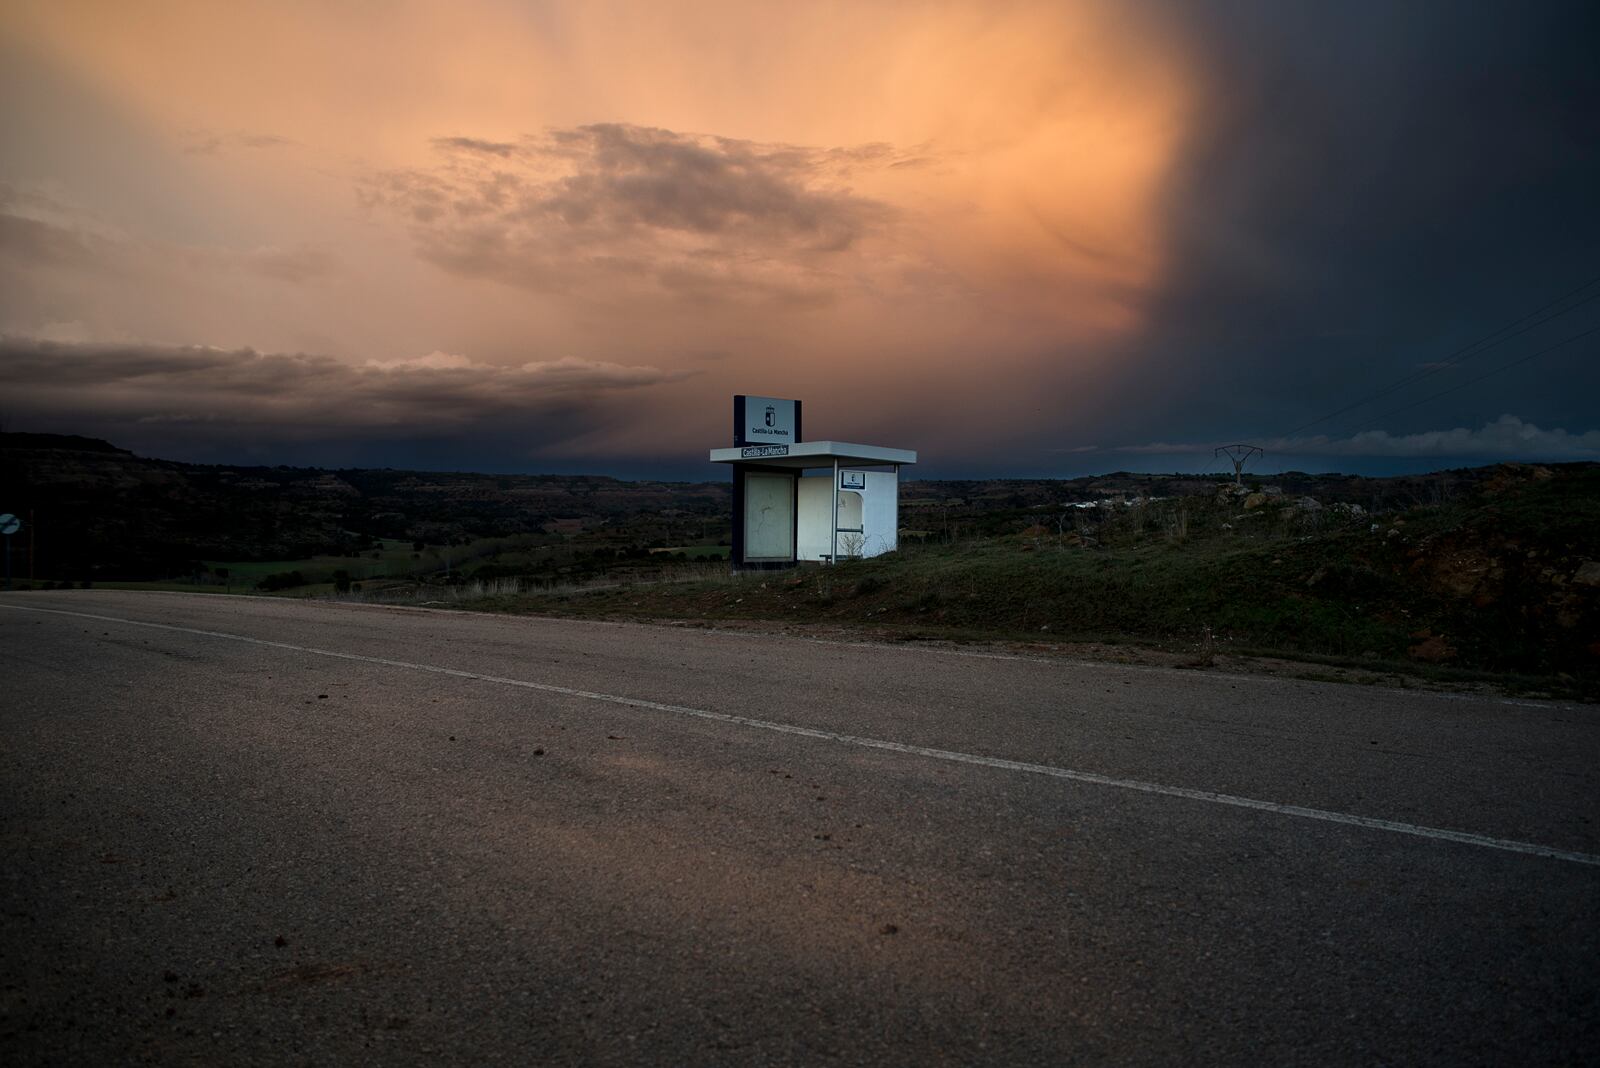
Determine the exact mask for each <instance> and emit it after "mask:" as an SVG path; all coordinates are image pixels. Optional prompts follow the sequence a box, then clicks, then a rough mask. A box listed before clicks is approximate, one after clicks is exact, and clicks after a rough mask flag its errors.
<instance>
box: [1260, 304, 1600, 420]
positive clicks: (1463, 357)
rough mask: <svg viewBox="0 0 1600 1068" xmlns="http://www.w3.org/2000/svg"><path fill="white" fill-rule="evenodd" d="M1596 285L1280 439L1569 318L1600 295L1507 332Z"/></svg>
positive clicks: (1508, 324) (1538, 309)
mask: <svg viewBox="0 0 1600 1068" xmlns="http://www.w3.org/2000/svg"><path fill="white" fill-rule="evenodd" d="M1597 282H1600V276H1596V277H1594V278H1591V279H1589V281H1587V282H1585V283H1583V285H1581V286H1579V287H1578V288H1576V289H1573V290H1570V291H1568V292H1566V293H1563V294H1562V295H1561V296H1559V297H1557V298H1556V299H1555V300H1552V301H1550V302H1549V303H1548V304H1545V305H1542V306H1541V307H1538V308H1535V309H1534V310H1533V311H1531V312H1529V313H1528V314H1526V315H1524V316H1522V318H1520V319H1517V320H1515V321H1513V322H1510V323H1507V324H1506V325H1505V326H1502V327H1501V328H1500V329H1498V330H1496V331H1494V332H1493V333H1490V334H1488V335H1486V336H1484V337H1481V338H1479V339H1478V340H1477V341H1474V342H1473V343H1472V344H1470V345H1466V346H1464V347H1462V348H1459V349H1457V350H1456V351H1454V352H1452V353H1451V354H1450V355H1448V356H1446V357H1445V358H1444V359H1443V360H1441V361H1439V362H1438V363H1435V364H1433V365H1432V366H1429V367H1425V368H1423V369H1422V370H1420V371H1416V372H1413V373H1412V374H1409V375H1407V376H1406V377H1404V378H1402V379H1400V381H1398V382H1395V383H1394V384H1392V385H1389V386H1385V387H1384V388H1383V389H1380V390H1378V391H1377V392H1376V393H1372V394H1369V395H1367V396H1365V397H1362V398H1361V399H1360V400H1358V401H1355V402H1354V403H1352V404H1347V405H1345V406H1344V407H1343V408H1339V409H1337V410H1335V411H1332V412H1329V413H1328V414H1327V415H1323V416H1318V417H1317V418H1316V419H1313V420H1311V421H1310V422H1309V423H1302V424H1301V425H1299V426H1297V427H1295V428H1294V429H1293V430H1290V431H1287V432H1286V433H1284V434H1281V435H1279V437H1280V438H1289V437H1293V436H1294V435H1295V434H1298V433H1300V432H1301V431H1302V430H1307V429H1309V428H1311V427H1314V426H1316V425H1317V424H1318V423H1325V422H1327V421H1328V420H1329V419H1332V418H1334V417H1336V416H1340V415H1343V414H1344V413H1345V412H1348V411H1353V410H1354V409H1356V408H1360V407H1362V406H1363V405H1365V404H1370V403H1371V402H1372V401H1375V400H1377V399H1378V398H1380V397H1386V396H1388V395H1389V394H1391V393H1393V392H1395V391H1396V390H1400V389H1404V388H1405V387H1406V386H1410V385H1414V384H1416V383H1417V382H1421V381H1422V380H1423V379H1425V378H1429V377H1431V376H1433V375H1436V374H1438V373H1440V372H1441V371H1448V370H1451V369H1452V368H1455V367H1459V366H1461V365H1462V364H1463V363H1466V362H1467V361H1468V360H1470V359H1472V358H1474V357H1476V356H1481V355H1483V354H1484V353H1485V352H1488V351H1489V350H1490V349H1492V348H1494V347H1495V346H1497V345H1501V344H1504V343H1505V342H1507V341H1510V340H1511V339H1512V338H1515V337H1521V336H1522V335H1523V334H1526V333H1527V332H1528V331H1530V330H1535V329H1537V328H1539V327H1541V326H1543V325H1544V324H1545V323H1548V322H1550V321H1551V320H1552V319H1558V318H1560V317H1561V316H1563V315H1566V314H1567V313H1568V312H1570V311H1573V310H1574V309H1577V308H1581V307H1583V306H1584V305H1585V304H1587V303H1589V302H1590V301H1592V300H1597V299H1600V292H1596V293H1591V294H1589V295H1588V296H1587V297H1584V298H1583V299H1582V300H1580V301H1576V302H1574V303H1573V304H1571V305H1569V306H1567V307H1565V308H1562V309H1561V310H1560V311H1558V312H1555V313H1553V314H1551V315H1547V316H1545V317H1544V318H1543V319H1540V320H1539V321H1538V322H1535V323H1529V325H1527V326H1525V327H1523V328H1522V329H1521V330H1517V331H1516V333H1512V334H1507V333H1506V331H1508V330H1512V329H1514V328H1515V327H1518V326H1522V324H1523V323H1526V322H1528V320H1529V319H1532V318H1534V317H1535V316H1538V315H1543V314H1544V313H1545V312H1547V311H1549V310H1550V309H1551V308H1554V307H1556V306H1557V305H1559V304H1561V303H1563V302H1565V301H1567V300H1569V299H1571V298H1572V297H1575V296H1577V295H1578V294H1579V293H1582V292H1583V291H1584V290H1586V289H1588V288H1589V287H1591V286H1593V285H1594V284H1595V283H1597ZM1501 334H1505V335H1506V336H1505V337H1500V335H1501ZM1563 344H1565V342H1563ZM1474 349H1476V350H1477V351H1476V352H1474V351H1472V350H1474ZM1530 359H1531V357H1530ZM1508 366H1515V364H1509V365H1508ZM1491 373H1492V372H1491ZM1473 381H1475V382H1476V381H1482V380H1481V379H1474V380H1473ZM1469 384H1470V383H1462V385H1469ZM1445 392H1453V390H1446V391H1445ZM1436 396H1443V394H1436ZM1430 399H1431V398H1430ZM1418 403H1421V402H1420V401H1419V402H1418ZM1408 407H1415V405H1409V406H1408ZM1401 410H1404V409H1401ZM1379 418H1382V416H1380V417H1379Z"/></svg>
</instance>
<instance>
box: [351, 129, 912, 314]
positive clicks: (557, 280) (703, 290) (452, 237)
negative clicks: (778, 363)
mask: <svg viewBox="0 0 1600 1068" xmlns="http://www.w3.org/2000/svg"><path fill="white" fill-rule="evenodd" d="M433 144H434V145H435V147H437V148H440V149H441V150H443V151H444V152H445V158H444V160H443V161H442V162H441V163H440V165H439V166H437V167H434V168H431V169H425V170H410V171H402V172H388V173H385V174H382V175H379V176H376V177H375V178H373V179H372V180H371V181H370V182H369V183H368V184H367V186H366V188H365V189H364V196H365V197H366V199H367V201H368V202H369V203H371V204H373V205H382V206H384V207H386V208H387V209H389V210H391V211H393V212H394V213H395V214H397V215H398V216H399V217H400V218H401V219H403V220H405V221H406V222H407V223H408V224H409V226H410V227H411V229H412V233H413V236H414V238H415V240H416V242H417V247H418V252H419V254H420V255H421V256H422V257H423V258H425V259H427V260H428V261H430V262H431V263H433V264H435V265H436V266H438V267H440V268H442V269H444V270H447V271H450V272H452V273H455V274H459V275H463V276H466V277H476V278H492V279H495V280H498V281H502V282H506V283H509V284H512V285H517V286H522V287H526V288H530V289H536V290H546V291H576V290H587V291H588V292H590V293H598V292H603V291H605V290H606V289H607V288H608V287H621V288H622V289H624V290H628V291H637V290H639V289H641V288H645V289H652V288H653V289H655V290H656V291H668V292H673V293H676V294H678V295H682V294H684V293H689V294H691V295H698V296H701V297H703V298H705V299H748V298H755V299H758V300H777V301H795V302H802V303H803V302H809V301H817V300H825V299H826V297H827V291H828V289H829V287H830V284H831V281H832V279H831V277H830V270H831V268H832V267H833V266H834V262H835V261H836V260H837V259H838V257H840V256H842V255H843V254H846V253H848V252H850V251H851V249H852V248H853V247H854V246H855V245H856V243H857V242H858V241H859V240H861V238H863V237H864V236H866V235H867V234H870V233H872V232H873V231H874V230H875V229H876V228H878V227H880V226H881V225H882V224H883V223H884V221H885V220H886V218H887V216H888V212H887V209H886V208H885V207H884V206H882V205H881V204H878V203H876V202H874V201H872V200H869V199H866V198H863V197H860V196H857V195H854V194H852V193H851V192H850V191H849V190H848V188H846V187H845V186H843V184H842V182H843V180H844V179H845V178H847V177H848V175H849V174H850V173H851V172H852V171H854V170H855V169H857V168H860V167H864V166H887V165H889V164H890V163H891V162H893V160H894V153H893V151H892V150H891V149H890V148H889V147H888V146H886V145H865V146H859V147H855V148H842V149H831V150H822V149H808V148H800V147H795V146H788V145H761V144H755V143H752V142H748V141H740V140H734V139H730V138H717V137H699V136H693V135H688V134H681V133H675V132H672V131H669V130H659V129H649V128H644V127H638V126H629V125H623V124H615V123H607V124H597V125H592V126H582V127H577V128H574V129H566V130H554V131H550V132H549V133H547V134H546V135H544V136H542V137H537V138H531V137H530V138H526V139H524V140H522V141H520V142H518V143H517V144H515V145H511V144H507V143H501V142H491V141H481V140H478V139H475V138H468V137H447V138H438V139H435V141H434V142H433Z"/></svg>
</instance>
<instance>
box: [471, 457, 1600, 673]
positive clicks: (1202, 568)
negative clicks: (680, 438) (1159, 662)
mask: <svg viewBox="0 0 1600 1068" xmlns="http://www.w3.org/2000/svg"><path fill="white" fill-rule="evenodd" d="M1042 518H1045V517H1041V516H1039V515H1037V514H1033V515H1032V516H1030V515H1028V514H1017V515H1013V516H1011V517H1010V518H1009V520H1006V521H1005V522H1008V523H1009V525H1010V526H1011V527H1012V529H1011V530H1009V531H1008V532H1005V533H995V534H991V535H989V536H983V537H976V538H972V539H970V540H958V541H954V542H948V543H942V544H931V545H925V546H920V547H915V546H912V547H908V548H907V549H906V550H905V551H903V552H900V553H897V554H893V555H890V556H885V557H880V558H878V559H874V560H867V561H856V562H851V563H847V564H843V565H841V566H839V567H837V568H818V567H808V568H803V569H801V570H798V571H795V572H791V573H780V574H777V575H773V574H771V573H768V574H766V575H758V576H747V577H745V578H743V579H740V580H738V581H727V580H723V581H705V582H700V583H692V584H676V585H663V586H657V587H644V586H633V587H629V586H624V587H621V588H616V589H611V590H599V591H596V592H593V593H589V594H583V595H578V596H548V595H546V596H525V597H518V598H502V599H500V600H499V601H497V602H493V605H494V606H495V607H500V608H504V609H509V610H521V611H540V612H544V611H554V612H565V613H575V614H585V615H630V616H639V617H679V618H702V619H712V620H719V619H723V620H727V619H743V620H763V621H788V622H805V623H830V624H843V625H847V626H866V627H871V628H874V629H876V630H879V631H884V632H888V633H890V634H898V635H900V636H902V637H906V636H910V637H915V636H927V637H991V638H1012V639H1030V640H1035V641H1037V640H1041V639H1048V640H1052V641H1115V642H1138V643H1146V644H1150V645H1154V646H1157V647H1160V648H1167V649H1174V650H1186V651H1190V652H1192V653H1194V654H1195V655H1196V656H1197V657H1199V658H1206V657H1209V656H1212V655H1215V654H1216V653H1219V652H1224V651H1236V652H1245V653H1269V654H1287V655H1290V656H1316V657H1333V658H1339V659H1342V660H1351V661H1356V662H1373V663H1393V662H1410V663H1421V664H1429V665H1442V666H1445V667H1451V668H1461V669H1471V670H1477V671H1489V672H1498V673H1522V674H1528V675H1555V674H1559V673H1566V674H1569V675H1572V676H1574V677H1577V676H1583V677H1589V678H1592V677H1595V676H1596V674H1597V671H1600V467H1595V466H1592V465H1571V466H1567V467H1558V468H1553V469H1552V468H1526V467H1505V468H1502V469H1499V470H1498V471H1497V472H1495V473H1494V474H1493V475H1492V477H1489V478H1487V479H1485V480H1482V481H1480V482H1477V483H1476V484H1474V485H1473V486H1472V487H1471V488H1470V489H1468V490H1466V491H1464V492H1463V493H1462V494H1461V495H1460V496H1459V497H1457V498H1456V499H1453V500H1441V501H1440V502H1439V503H1436V504H1429V505H1419V506H1415V507H1412V508H1409V509H1407V510H1405V511H1403V512H1395V513H1386V514H1383V515H1377V516H1375V515H1373V514H1372V513H1370V512H1368V511H1366V510H1365V509H1363V508H1361V507H1360V506H1358V505H1354V504H1351V503H1342V502H1336V503H1333V504H1326V505H1325V504H1322V503H1321V502H1319V501H1316V500H1314V499H1310V498H1304V497H1301V498H1296V497H1291V496H1289V495H1286V494H1284V495H1269V494H1261V493H1258V494H1246V493H1243V492H1236V491H1232V490H1231V489H1230V488H1225V489H1223V490H1222V491H1221V492H1220V493H1216V494H1207V495H1204V496H1196V497H1187V498H1172V499H1167V500H1156V501H1150V500H1136V501H1134V502H1133V503H1129V504H1124V503H1107V504H1105V505H1102V506H1099V507H1094V508H1087V509H1063V510H1061V511H1057V512H1053V513H1052V514H1050V515H1049V516H1048V522H1042V521H1039V520H1040V519H1042Z"/></svg>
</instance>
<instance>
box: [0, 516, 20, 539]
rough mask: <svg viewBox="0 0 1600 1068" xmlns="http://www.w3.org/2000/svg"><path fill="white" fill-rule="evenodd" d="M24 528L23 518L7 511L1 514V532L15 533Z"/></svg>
mask: <svg viewBox="0 0 1600 1068" xmlns="http://www.w3.org/2000/svg"><path fill="white" fill-rule="evenodd" d="M21 529H22V520H20V519H18V518H17V517H16V516H14V515H12V514H11V513H10V512H7V513H6V514H5V515H0V534H15V533H16V532H17V531H19V530H21Z"/></svg>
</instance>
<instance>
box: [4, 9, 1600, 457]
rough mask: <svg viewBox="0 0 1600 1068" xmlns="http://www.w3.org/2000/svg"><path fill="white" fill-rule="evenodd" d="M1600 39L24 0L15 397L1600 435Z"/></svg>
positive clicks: (468, 438)
mask: <svg viewBox="0 0 1600 1068" xmlns="http://www.w3.org/2000/svg"><path fill="white" fill-rule="evenodd" d="M1597 41H1600V6H1596V5H1595V4H1593V3H1570V4H1556V3H1550V4H1541V3H1513V2H1510V0H1506V2H1503V3H1488V4H1462V3H1457V2H1454V0H1444V2H1438V3H1425V2H1421V0H1407V2H1404V3H1380V2H1371V3H1366V2H1358V3H1340V4H1332V3H1311V2H1307V3H1288V2H1283V0H1260V2H1255V3H1251V2H1228V3H1222V2H1218V3H1211V4H1208V3H1202V2H1199V0H1191V2H1176V0H1174V2H1171V3H1163V2H1153V0H1120V2H1102V0H1088V2H1077V0H1057V2H1055V3H1043V4H1029V3H1015V4H1010V3H995V2H983V3H890V2H881V3H880V2H871V0H857V2H852V3H838V4H826V3H804V2H798V3H782V4H779V3H771V4H768V3H761V2H756V0H743V2H730V3H715V2H705V3H700V2H694V3H690V2H684V3H678V2H659V3H643V2H640V3H632V4H621V3H618V4H607V3H597V2H581V3H578V2H575V3H555V2H551V3H539V2H532V0H524V2H509V0H508V2H480V3H442V2H441V3H400V2H395V3H389V2H376V0H371V2H367V0H349V2H324V3H304V4H300V3H293V2H282V0H277V2H272V3H259V4H256V3H246V2H238V0H229V2H227V3H221V2H216V0H211V2H197V3H161V2H156V3H125V2H120V0H118V2H106V3H87V2H78V0H49V2H38V3H33V2H19V0H5V3H3V4H0V335H3V338H0V421H3V423H4V426H5V428H6V429H15V430H42V431H64V432H74V433H83V434H91V435H94V436H99V437H105V438H108V439H110V440H112V441H113V442H115V443H117V444H119V445H122V446H125V447H128V448H132V449H134V450H135V451H138V452H141V453H143V454H147V455H155V456H163V457H169V458H174V459H186V460H196V461H203V462H256V463H274V464H275V463H294V464H316V465H323V466H337V465H354V464H359V465H369V466H370V465H377V466H385V465H386V466H394V467H406V466H417V467H428V468H448V467H459V468H466V469H475V470H495V471H530V472H537V471H563V472H596V473H609V474H617V475H623V476H631V475H634V476H645V475H650V476H657V475H662V476H668V477H683V478H702V477H719V476H718V475H717V473H716V472H715V471H714V470H713V469H710V468H709V467H708V466H707V465H706V464H705V463H704V458H705V450H706V449H708V448H710V447H713V446H720V445H723V444H725V443H726V442H727V439H728V438H729V434H730V423H731V414H730V407H731V400H730V398H731V396H732V395H733V394H734V393H741V392H742V393H758V394H766V395H773V396H785V397H798V398H802V399H803V400H804V402H805V405H806V408H805V413H806V417H805V422H806V427H805V429H806V431H807V436H808V437H811V438H827V437H832V438H837V439H842V440H854V441H869V442H875V443H880V444H885V445H893V446H900V447H907V448H914V449H917V450H919V451H920V452H921V454H922V457H923V460H924V464H923V466H922V467H921V468H920V469H919V470H918V474H919V475H924V476H935V477H938V476H951V477H954V476H962V475H973V474H984V475H1077V474H1083V473H1090V472H1098V471H1114V470H1211V469H1216V468H1217V466H1218V464H1217V461H1215V460H1214V459H1213V457H1212V449H1213V448H1214V446H1216V445H1218V444H1227V443H1230V442H1234V441H1247V442H1254V443H1256V444H1259V445H1262V446H1264V447H1265V448H1266V449H1267V450H1268V454H1269V456H1268V464H1267V465H1266V466H1267V469H1271V468H1283V467H1299V468H1303V469H1309V470H1347V471H1363V472H1370V473H1386V472H1394V471H1412V470H1419V469H1434V468H1440V467H1450V466H1461V465H1464V464H1468V463H1482V462H1492V461H1495V460H1500V459H1544V460H1572V459H1600V358H1597V357H1600V63H1597V62H1596V58H1595V56H1596V52H1595V46H1596V42H1597ZM1590 283H1594V284H1592V285H1590ZM1585 286H1588V288H1583V287H1585ZM1591 297H1592V298H1594V299H1590V298H1591ZM1552 302H1556V303H1552ZM1546 306H1549V309H1548V310H1546V311H1544V312H1542V313H1540V315H1537V316H1535V317H1534V318H1532V319H1529V320H1527V321H1526V322H1521V323H1520V324H1519V325H1517V326H1516V327H1515V328H1514V329H1515V331H1522V330H1523V329H1524V327H1528V326H1531V327H1532V329H1528V330H1527V331H1526V332H1523V333H1518V334H1516V336H1506V335H1498V336H1499V337H1502V338H1503V340H1501V341H1499V343H1498V344H1495V345H1494V346H1493V347H1492V348H1487V349H1481V350H1480V349H1468V348H1467V346H1470V345H1472V344H1473V343H1475V342H1479V341H1480V340H1483V339H1485V338H1490V337H1491V335H1494V332H1495V331H1497V330H1499V329H1500V328H1502V327H1505V326H1507V325H1508V324H1513V323H1518V321H1519V320H1522V319H1523V317H1525V316H1528V315H1529V314H1530V313H1533V312H1535V311H1536V310H1537V309H1541V308H1545V307H1546ZM1568 309H1570V310H1568ZM1555 313H1561V314H1555ZM1546 316H1551V318H1550V321H1549V322H1541V319H1543V318H1544V317H1546ZM1585 331H1596V332H1593V333H1590V334H1585V333H1584V332H1585ZM1463 349H1466V351H1465V352H1463V351H1462V350H1463ZM1545 349H1550V351H1548V352H1545V351H1543V350H1545ZM1518 361H1523V362H1518ZM1512 364H1515V366H1509V367H1508V366H1507V365H1512ZM1502 367H1506V368H1507V369H1506V370H1503V371H1498V373H1492V374H1491V373H1490V372H1496V371H1497V369H1499V368H1502ZM1408 379H1414V380H1413V381H1407V380H1408ZM1480 379H1481V381H1480ZM1397 384H1398V387H1399V388H1396V389H1393V390H1390V389H1389V387H1391V386H1396V385H1397ZM1385 391H1387V392H1385ZM1374 395H1377V396H1374ZM1347 407H1348V410H1347V411H1341V409H1345V408H1347Z"/></svg>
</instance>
